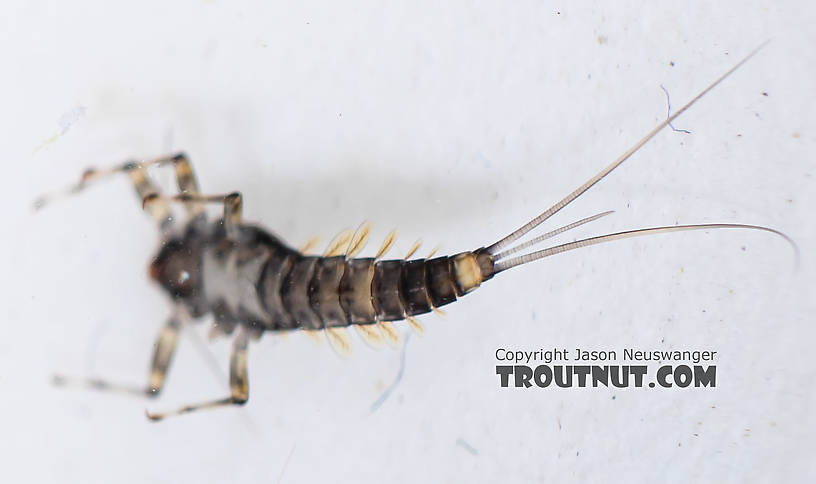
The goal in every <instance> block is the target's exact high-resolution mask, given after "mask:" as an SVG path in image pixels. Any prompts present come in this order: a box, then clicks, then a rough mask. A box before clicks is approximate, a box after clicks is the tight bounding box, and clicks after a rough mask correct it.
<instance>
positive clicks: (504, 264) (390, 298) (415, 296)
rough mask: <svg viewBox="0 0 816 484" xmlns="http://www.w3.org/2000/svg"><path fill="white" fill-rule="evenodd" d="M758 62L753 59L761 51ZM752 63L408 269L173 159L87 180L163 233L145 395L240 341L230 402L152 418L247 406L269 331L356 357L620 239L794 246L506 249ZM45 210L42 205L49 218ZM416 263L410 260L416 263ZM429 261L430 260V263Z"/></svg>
mask: <svg viewBox="0 0 816 484" xmlns="http://www.w3.org/2000/svg"><path fill="white" fill-rule="evenodd" d="M754 53H756V51H754ZM754 53H752V54H751V55H749V56H748V57H747V58H746V59H744V60H743V61H742V62H740V63H739V64H737V65H736V66H735V67H734V68H732V69H731V70H729V71H728V72H727V73H725V74H724V75H723V76H721V77H720V78H719V79H718V80H717V81H715V82H714V83H712V84H711V85H710V86H708V87H707V88H706V89H705V90H704V91H702V92H701V93H700V94H698V95H697V96H696V97H695V98H694V99H692V101H690V102H689V103H688V104H686V105H685V106H683V107H682V108H681V109H680V110H679V111H677V112H676V113H674V114H673V115H671V116H669V117H668V118H667V119H666V120H665V121H663V122H662V123H660V124H659V125H658V126H657V127H656V128H655V129H653V130H652V131H651V132H650V133H649V134H647V135H646V136H645V137H644V138H643V139H641V140H640V141H638V143H636V144H635V145H634V146H633V147H632V148H630V149H629V150H628V151H627V152H626V153H624V154H623V155H622V156H621V157H620V158H618V159H617V160H615V161H614V162H613V163H612V164H610V165H609V166H608V167H606V168H605V169H604V170H602V171H601V172H599V173H598V174H596V175H595V176H593V177H592V178H590V179H589V180H588V181H587V182H586V183H584V184H583V185H581V186H580V187H578V188H577V189H575V190H574V191H573V192H572V193H570V194H569V195H568V196H566V197H565V198H564V199H563V200H561V201H559V202H558V203H556V204H555V205H553V206H552V207H551V208H549V209H548V210H546V211H545V212H543V213H542V214H541V215H539V216H538V217H536V218H534V219H533V220H531V221H530V222H528V223H527V224H525V225H524V226H522V227H521V228H519V229H518V230H516V231H515V232H513V233H511V234H510V235H508V236H506V237H504V238H502V239H501V240H499V241H498V242H495V243H493V244H491V245H489V246H485V247H482V248H478V249H475V250H472V251H467V252H462V253H459V254H456V255H453V256H442V257H436V258H426V259H413V260H409V257H410V254H409V255H408V256H406V257H405V258H403V259H392V260H383V259H382V256H383V255H384V254H385V252H386V251H387V250H388V248H389V247H390V245H391V243H392V242H393V234H392V235H391V236H390V237H389V238H388V239H387V240H386V241H385V243H384V244H383V246H382V248H381V249H380V250H379V252H378V254H377V256H376V257H374V258H354V255H356V254H357V253H358V252H359V251H360V249H362V247H363V245H364V244H365V242H366V240H367V238H368V230H367V229H365V230H361V231H358V233H356V234H354V235H353V236H352V235H348V234H347V235H345V236H343V237H339V238H338V239H336V241H335V243H333V244H331V246H330V247H329V249H328V250H327V251H326V253H325V254H324V255H323V256H313V255H306V254H305V253H304V252H305V251H298V250H295V249H293V248H291V247H289V246H287V245H286V244H285V243H284V242H282V241H281V240H279V239H278V238H277V237H275V236H274V235H272V234H270V233H269V232H267V231H265V230H263V229H261V228H259V227H257V226H254V225H249V224H246V223H244V222H243V220H242V217H241V212H242V197H241V195H240V194H239V193H231V194H228V195H215V196H212V195H202V194H200V193H199V190H198V184H197V182H196V180H195V176H194V175H193V172H192V168H191V165H190V162H189V160H188V159H187V158H186V157H185V156H184V155H183V154H178V155H173V156H167V157H162V158H158V159H155V160H152V161H147V162H141V163H140V162H130V163H126V164H124V165H121V166H119V167H116V168H112V169H108V170H88V171H86V172H85V174H84V175H83V177H82V179H81V180H80V182H79V184H78V185H76V186H74V187H72V188H71V189H70V193H74V192H77V191H79V190H81V189H83V188H84V187H85V186H86V185H87V184H88V183H89V182H91V181H93V180H95V179H98V178H101V177H104V176H107V175H111V174H115V173H127V174H128V175H129V176H130V178H131V180H132V181H133V184H134V186H135V188H136V191H137V193H138V195H139V196H140V197H141V198H142V200H143V206H144V208H145V209H146V210H147V211H148V212H149V213H150V215H151V216H152V217H153V218H154V219H155V220H156V222H157V224H158V226H159V227H160V231H161V232H162V246H161V249H160V251H159V253H158V255H157V256H156V257H155V259H154V261H153V263H152V264H151V266H150V270H149V273H150V276H151V277H152V278H153V279H154V280H155V281H157V282H158V283H159V284H160V285H161V286H162V287H163V288H164V289H165V291H166V292H167V293H168V294H169V295H170V297H171V298H172V300H173V302H174V305H175V309H176V310H175V311H174V313H173V316H172V317H171V318H170V320H169V321H168V322H167V324H166V325H165V326H164V328H163V329H162V331H161V334H160V336H159V339H158V342H157V344H156V350H155V353H154V357H153V365H152V370H151V374H150V380H149V384H148V386H147V388H146V389H145V390H143V391H142V393H146V394H148V395H155V394H157V393H158V392H159V391H160V390H161V388H162V385H163V383H164V377H165V374H166V372H167V368H168V365H169V363H170V360H171V358H172V354H173V352H174V349H175V346H176V342H177V339H178V332H179V329H180V324H181V323H182V322H184V321H185V320H187V319H190V318H200V317H203V316H205V315H208V314H212V316H213V318H214V320H215V327H216V328H217V331H218V332H220V333H224V334H233V333H235V335H234V342H233V350H232V356H231V358H230V391H231V394H230V396H229V397H227V398H223V399H220V400H214V401H211V402H206V403H203V404H198V405H190V406H186V407H182V408H180V409H178V410H175V411H173V412H167V413H155V414H150V413H148V417H150V418H151V419H154V420H158V419H161V418H164V417H166V416H169V415H175V414H179V413H183V412H189V411H193V410H196V409H200V408H205V407H214V406H222V405H230V404H243V403H245V402H246V401H247V400H248V398H249V391H248V383H247V365H246V361H247V347H248V342H249V339H250V338H251V337H258V336H260V335H261V334H262V333H263V332H265V331H272V332H282V331H289V330H310V331H325V332H326V334H327V335H328V336H329V339H330V341H332V342H333V345H334V346H335V347H339V348H344V347H347V346H348V343H347V340H346V336H345V333H344V332H343V331H344V328H345V327H347V326H354V327H356V328H358V329H359V330H360V331H361V334H363V335H364V336H365V337H366V338H381V337H385V338H389V339H391V338H394V337H395V336H396V331H395V330H394V328H393V326H392V323H391V322H393V321H400V320H408V321H409V322H410V323H411V324H412V325H415V326H417V325H418V323H416V321H415V320H414V316H417V315H420V314H424V313H428V312H430V311H433V310H436V309H437V308H439V307H441V306H444V305H446V304H450V303H452V302H454V301H456V300H457V299H458V298H459V297H461V296H464V295H465V294H468V293H470V292H472V291H473V290H475V289H476V288H478V287H479V286H480V285H481V284H482V283H484V282H485V281H487V280H490V279H491V278H493V277H494V276H495V275H497V274H498V273H500V272H503V271H505V270H507V269H511V268H513V267H516V266H518V265H521V264H525V263H528V262H532V261H535V260H538V259H541V258H544V257H548V256H550V255H554V254H558V253H561V252H564V251H568V250H573V249H576V248H580V247H586V246H589V245H594V244H598V243H602V242H608V241H611V240H616V239H620V238H626V237H632V236H640V235H646V234H653V233H662V232H673V231H682V230H697V229H714V228H747V229H757V230H764V231H768V232H772V233H775V234H778V235H780V236H782V237H784V238H785V239H786V240H788V241H789V242H791V244H792V241H791V240H790V239H789V238H788V237H787V236H785V235H784V234H782V233H781V232H778V231H776V230H774V229H770V228H766V227H760V226H753V225H743V224H699V225H679V226H667V227H653V228H645V229H638V230H631V231H626V232H619V233H614V234H607V235H601V236H597V237H592V238H589V239H584V240H579V241H575V242H570V243H566V244H562V245H557V246H554V247H550V248H546V249H542V250H538V251H534V252H529V253H526V254H523V255H517V256H516V255H514V254H516V253H518V252H520V251H523V250H524V249H526V248H528V247H531V246H533V245H535V244H538V243H540V242H541V241H543V240H545V239H547V238H550V237H552V236H555V235H558V234H560V233H562V232H564V231H566V230H569V229H571V228H574V227H577V226H578V225H582V224H585V223H588V222H591V221H593V220H596V219H598V218H600V217H603V216H605V215H608V214H609V213H611V212H604V213H601V214H597V215H594V216H591V217H588V218H585V219H582V220H579V221H577V222H574V223H572V224H569V225H567V226H564V227H561V228H559V229H556V230H554V231H552V232H549V233H547V234H544V235H542V236H539V237H536V238H533V239H532V240H529V241H527V242H524V243H521V244H519V245H517V246H516V247H512V248H508V247H509V246H510V245H511V244H513V243H514V242H516V241H517V240H518V239H520V238H521V237H523V236H524V235H526V234H527V233H529V232H530V231H531V230H533V229H534V228H535V227H537V226H538V225H539V224H541V223H543V222H544V221H545V220H547V219H548V218H549V217H550V216H552V215H553V214H555V213H556V212H558V211H559V210H561V209H562V208H564V207H565V206H567V205H568V204H569V203H571V202H572V201H573V200H575V199H576V198H578V197H579V196H580V195H581V194H582V193H584V192H585V191H586V190H588V189H589V188H590V187H592V186H593V185H594V184H595V183H597V182H598V181H600V180H601V179H602V178H603V177H605V176H606V175H607V174H609V173H610V172H611V171H613V170H614V169H615V168H617V167H618V166H619V165H620V164H621V163H623V162H624V161H625V160H626V159H628V158H629V157H630V156H631V155H632V154H634V153H635V152H636V151H637V150H638V149H639V148H640V147H641V146H643V145H644V144H645V143H646V142H647V141H649V140H650V139H651V138H652V137H654V136H655V135H656V134H657V133H658V132H659V131H660V130H662V129H663V128H664V127H666V126H667V125H668V124H669V123H671V122H672V121H673V120H674V119H675V118H676V117H677V116H679V115H680V114H681V113H683V112H684V111H685V110H686V109H688V108H689V107H690V106H691V105H692V104H693V103H694V102H696V101H697V100H698V99H700V98H701V97H702V96H703V95H705V94H706V93H707V92H708V91H710V90H711V89H712V88H713V87H714V86H716V85H717V84H719V83H720V82H721V81H722V80H723V79H725V78H726V77H727V76H728V75H730V74H731V73H732V72H733V71H734V70H736V69H737V67H739V66H740V65H741V64H743V63H744V62H746V61H747V60H748V58H750V57H751V56H753V55H754ZM151 165H172V166H173V167H174V169H175V173H176V179H177V183H178V187H179V190H180V194H179V195H175V196H164V195H160V194H159V192H158V190H157V188H156V187H155V186H154V185H153V183H152V182H151V181H150V180H149V178H148V176H147V171H146V169H147V167H148V166H151ZM47 201H48V199H45V198H44V199H41V200H40V201H39V202H38V205H39V206H42V205H43V204H44V203H45V202H47ZM171 202H179V203H181V204H182V205H183V206H184V208H185V210H186V212H187V214H188V220H187V222H186V223H185V224H184V225H183V226H181V227H177V226H176V225H175V219H174V218H173V217H171V211H170V203H171ZM213 202H214V203H219V204H222V205H223V208H224V215H223V217H222V218H221V219H219V220H217V221H214V222H213V221H208V220H207V217H206V212H205V210H204V204H206V203H213ZM411 253H413V250H412V251H411ZM429 257H430V256H429ZM86 383H90V384H92V385H93V386H96V387H105V388H113V386H112V385H110V384H108V383H106V382H101V381H98V380H91V381H86Z"/></svg>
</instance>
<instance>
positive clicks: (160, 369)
mask: <svg viewBox="0 0 816 484" xmlns="http://www.w3.org/2000/svg"><path fill="white" fill-rule="evenodd" d="M179 329H180V324H179V320H178V319H177V317H176V316H173V317H172V318H170V320H169V321H167V323H166V324H165V325H164V327H163V328H162V330H161V333H160V334H159V339H158V340H157V341H156V350H155V352H154V354H153V364H152V368H151V371H150V379H149V382H148V385H147V387H135V386H127V385H121V384H118V383H113V382H109V381H107V380H102V379H99V378H77V379H74V378H70V377H66V376H62V375H55V376H54V378H53V382H54V384H55V385H58V386H77V387H87V388H91V389H93V390H101V391H105V392H112V393H122V394H130V395H147V396H156V395H158V394H159V392H160V391H161V388H162V385H163V384H164V378H165V375H166V374H167V367H168V366H169V364H170V360H171V359H172V357H173V352H174V351H175V349H176V343H177V342H178V333H179Z"/></svg>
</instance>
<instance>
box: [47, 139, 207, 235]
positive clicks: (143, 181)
mask: <svg viewBox="0 0 816 484" xmlns="http://www.w3.org/2000/svg"><path fill="white" fill-rule="evenodd" d="M170 163H172V164H173V168H174V170H175V173H176V183H177V185H178V187H179V191H180V192H181V193H189V194H197V193H198V183H197V182H196V178H195V174H194V173H193V169H192V165H191V163H190V160H189V159H188V158H187V156H186V155H184V154H183V153H178V154H174V155H166V156H161V157H158V158H154V159H151V160H147V161H128V162H125V163H122V164H120V165H116V166H113V167H109V168H88V169H86V170H85V171H84V172H83V173H82V176H81V177H80V179H79V181H78V182H77V183H75V184H74V185H71V186H69V187H68V188H66V189H63V190H61V191H57V192H53V193H50V194H46V195H43V196H41V197H39V198H38V199H37V200H35V202H34V209H35V210H38V209H41V208H43V207H44V206H46V205H48V204H49V203H51V202H52V201H53V200H55V199H58V198H61V197H65V196H68V195H73V194H76V193H79V192H81V191H83V190H85V188H87V187H88V186H89V185H92V184H93V183H94V182H96V181H99V180H103V179H105V178H109V177H111V176H113V175H118V174H122V173H127V174H128V175H129V176H130V179H131V182H132V183H133V187H134V189H135V190H136V194H137V195H138V196H139V199H140V200H144V198H145V197H147V196H149V195H151V194H157V193H159V189H158V188H157V187H156V186H155V185H154V184H153V182H152V181H150V179H149V178H148V176H147V168H148V167H150V166H164V165H167V164H170ZM186 208H187V212H188V213H189V214H190V215H195V214H197V213H199V212H201V210H202V209H203V207H201V205H200V204H188V205H187V207H186ZM149 213H150V215H151V217H153V218H154V219H155V220H156V221H157V222H158V223H159V224H161V225H162V226H163V227H164V226H165V225H168V224H169V218H170V211H169V208H168V207H167V205H166V204H160V203H157V204H155V205H153V206H152V207H151V208H150V210H149Z"/></svg>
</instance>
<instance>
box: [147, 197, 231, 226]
mask: <svg viewBox="0 0 816 484" xmlns="http://www.w3.org/2000/svg"><path fill="white" fill-rule="evenodd" d="M242 200H243V199H242V197H241V194H240V193H238V192H233V193H230V194H227V195H199V194H197V193H180V194H178V195H173V196H166V195H159V194H157V193H154V194H150V195H147V196H146V197H144V198H143V199H142V206H143V207H144V208H145V209H146V210H149V209H150V206H151V205H153V204H154V203H167V202H170V201H172V202H181V203H184V204H185V205H187V206H188V207H189V206H191V205H193V206H195V205H200V204H202V203H223V204H224V227H225V228H226V230H227V233H228V234H229V235H230V236H231V237H232V236H234V235H236V233H235V232H236V230H238V226H239V225H241V220H242V217H241V213H242V212H243V201H242Z"/></svg>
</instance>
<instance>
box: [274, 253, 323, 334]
mask: <svg viewBox="0 0 816 484" xmlns="http://www.w3.org/2000/svg"><path fill="white" fill-rule="evenodd" d="M293 259H294V260H293V261H292V268H291V270H290V271H289V274H287V275H286V277H285V278H284V280H283V285H281V301H282V302H283V308H284V309H285V310H286V312H288V313H289V315H290V316H291V317H292V319H294V321H295V325H296V326H297V327H300V328H303V329H320V328H321V327H322V322H321V321H320V317H318V315H317V314H315V312H314V311H312V306H311V305H310V303H309V288H310V286H311V283H312V276H314V269H315V265H316V264H317V261H318V259H320V258H319V257H314V256H294V257H293Z"/></svg>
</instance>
